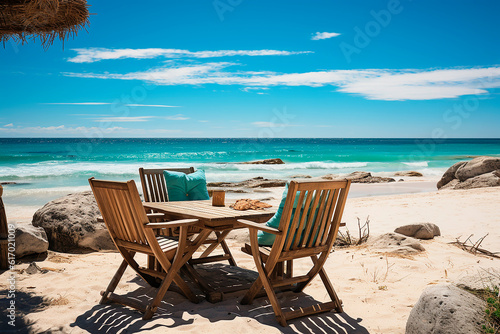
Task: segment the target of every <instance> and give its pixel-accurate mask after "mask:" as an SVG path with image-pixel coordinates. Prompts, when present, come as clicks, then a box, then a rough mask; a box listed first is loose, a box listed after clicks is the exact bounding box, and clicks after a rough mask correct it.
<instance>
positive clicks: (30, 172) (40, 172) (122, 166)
mask: <svg viewBox="0 0 500 334" xmlns="http://www.w3.org/2000/svg"><path fill="white" fill-rule="evenodd" d="M192 165H194V166H195V167H196V168H197V169H204V170H206V171H207V172H225V171H245V172H251V171H255V172H258V171H269V172H273V171H287V170H288V171H293V170H311V169H312V170H333V171H335V170H337V171H341V170H344V169H349V168H362V167H366V166H367V165H368V163H367V162H322V161H311V162H302V163H288V164H283V165H258V164H255V165H254V164H239V163H213V162H210V163H198V164H189V163H185V162H155V163H147V164H145V163H140V162H138V163H133V164H131V163H92V162H77V163H73V162H67V161H66V162H62V161H46V162H39V163H33V164H19V165H17V166H15V167H4V168H2V169H1V170H0V178H2V179H19V178H27V177H33V178H40V177H54V176H70V175H81V176H89V177H90V176H94V174H98V175H129V176H135V175H137V174H138V170H139V167H144V168H165V167H169V168H182V167H189V166H192Z"/></svg>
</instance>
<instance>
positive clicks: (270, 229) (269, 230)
mask: <svg viewBox="0 0 500 334" xmlns="http://www.w3.org/2000/svg"><path fill="white" fill-rule="evenodd" d="M238 224H240V225H242V226H244V227H248V228H254V229H257V230H261V231H263V232H267V233H271V234H275V235H281V234H283V232H282V231H280V230H278V229H276V228H274V227H269V226H266V225H265V224H261V223H256V222H252V221H250V220H246V219H238Z"/></svg>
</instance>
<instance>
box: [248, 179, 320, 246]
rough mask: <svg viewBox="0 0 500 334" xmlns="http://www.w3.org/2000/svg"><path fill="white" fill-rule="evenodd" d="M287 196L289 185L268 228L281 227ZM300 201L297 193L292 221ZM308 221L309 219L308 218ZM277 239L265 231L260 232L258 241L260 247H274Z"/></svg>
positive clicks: (268, 223) (301, 212)
mask: <svg viewBox="0 0 500 334" xmlns="http://www.w3.org/2000/svg"><path fill="white" fill-rule="evenodd" d="M287 195H288V184H287V185H286V187H285V191H283V196H282V197H281V203H280V205H279V207H278V210H277V211H276V213H275V214H274V216H272V217H271V219H269V220H268V221H267V223H266V226H269V227H274V228H278V227H279V225H280V221H281V216H282V214H283V208H284V207H285V202H286V197H287ZM298 201H299V194H298V193H297V195H296V197H295V202H294V203H293V209H292V216H291V217H290V220H293V217H294V215H295V212H296V210H297V205H298ZM311 202H314V196H313V198H312V199H311ZM318 209H319V208H317V209H316V212H315V217H314V220H316V215H317V213H318ZM309 211H310V210H309ZM299 212H300V214H303V212H304V208H301V210H300V211H299ZM307 216H309V213H307ZM306 219H308V218H306ZM316 238H317V236H315V238H314V241H316ZM275 239H276V236H275V235H274V234H271V233H266V232H263V231H259V232H258V233H257V240H258V241H259V245H260V246H272V245H273V242H274V240H275ZM294 239H295V237H294ZM301 239H302V238H301Z"/></svg>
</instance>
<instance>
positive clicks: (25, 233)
mask: <svg viewBox="0 0 500 334" xmlns="http://www.w3.org/2000/svg"><path fill="white" fill-rule="evenodd" d="M48 249H49V242H48V241H47V234H46V233H45V230H44V229H43V228H41V227H35V226H33V225H31V224H20V223H19V224H17V226H16V251H15V255H16V258H21V257H23V256H26V255H31V254H40V253H45V252H46V251H47V250H48Z"/></svg>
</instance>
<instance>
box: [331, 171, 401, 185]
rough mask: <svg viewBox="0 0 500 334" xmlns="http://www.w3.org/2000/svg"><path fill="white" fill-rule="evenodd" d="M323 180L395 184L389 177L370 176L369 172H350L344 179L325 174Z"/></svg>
mask: <svg viewBox="0 0 500 334" xmlns="http://www.w3.org/2000/svg"><path fill="white" fill-rule="evenodd" d="M321 178H322V179H324V180H333V181H343V180H351V182H352V183H388V182H396V180H394V179H393V178H390V177H380V176H372V174H371V173H369V172H352V173H351V174H348V175H346V176H344V177H341V176H338V175H335V174H327V175H324V176H322V177H321Z"/></svg>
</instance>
